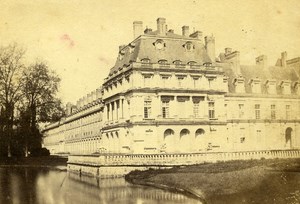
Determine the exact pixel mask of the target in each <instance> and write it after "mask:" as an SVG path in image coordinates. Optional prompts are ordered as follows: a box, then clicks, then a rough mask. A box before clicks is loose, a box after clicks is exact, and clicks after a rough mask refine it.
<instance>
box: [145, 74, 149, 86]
mask: <svg viewBox="0 0 300 204" xmlns="http://www.w3.org/2000/svg"><path fill="white" fill-rule="evenodd" d="M150 82H151V75H144V86H145V87H149V86H150Z"/></svg>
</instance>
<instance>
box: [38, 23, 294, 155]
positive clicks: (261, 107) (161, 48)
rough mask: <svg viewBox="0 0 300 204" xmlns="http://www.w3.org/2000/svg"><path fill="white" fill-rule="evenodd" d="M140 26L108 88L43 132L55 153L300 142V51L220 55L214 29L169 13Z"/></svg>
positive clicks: (247, 147) (248, 147)
mask: <svg viewBox="0 0 300 204" xmlns="http://www.w3.org/2000/svg"><path fill="white" fill-rule="evenodd" d="M133 33H134V40H133V41H132V42H129V43H128V44H126V45H122V46H120V47H119V53H118V57H117V59H116V63H115V65H114V66H113V67H112V68H111V69H110V72H109V74H108V76H107V77H106V78H105V79H104V83H103V85H102V87H100V88H99V89H97V90H96V91H94V92H92V93H89V94H87V96H85V97H83V98H81V99H79V100H78V101H77V103H76V104H70V103H68V104H67V116H66V117H65V118H63V119H62V120H61V121H59V122H56V123H53V124H50V125H48V126H47V127H46V128H45V129H44V130H43V131H44V133H45V138H44V146H45V147H46V148H48V149H49V150H50V152H51V153H52V154H56V153H70V154H92V153H125V154H156V153H196V152H233V151H255V150H286V149H300V84H299V82H300V78H299V77H300V58H295V59H290V60H288V59H287V53H286V52H283V53H281V58H280V59H278V61H277V62H274V64H275V65H274V66H268V62H267V56H265V55H262V56H258V57H257V58H256V59H253V62H254V63H253V64H254V65H242V64H240V60H239V57H240V52H239V51H233V50H232V49H231V48H225V50H224V53H220V54H219V55H216V53H215V38H214V37H213V36H205V37H203V35H202V32H201V31H196V32H193V33H191V32H190V30H189V27H188V26H183V27H182V33H181V34H176V33H174V31H173V30H172V29H170V30H167V25H166V19H165V18H158V19H157V29H156V30H152V29H150V28H147V29H145V30H144V28H143V23H142V22H140V21H135V22H133ZM255 63H256V64H255Z"/></svg>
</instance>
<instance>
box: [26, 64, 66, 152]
mask: <svg viewBox="0 0 300 204" xmlns="http://www.w3.org/2000/svg"><path fill="white" fill-rule="evenodd" d="M59 82H60V78H59V77H58V76H57V74H56V73H55V72H54V71H52V70H50V69H49V68H48V66H47V64H46V63H45V62H42V61H37V62H36V63H34V64H32V65H30V66H28V67H27V68H26V69H25V70H24V72H23V86H22V93H23V95H24V101H23V105H22V107H23V108H22V109H21V110H20V125H21V129H23V132H24V133H26V135H25V134H24V135H25V136H26V137H25V140H24V141H25V144H24V145H25V155H26V156H27V154H28V150H30V149H32V148H34V147H36V145H37V144H41V140H42V134H41V133H40V132H39V127H38V123H39V122H48V121H53V120H55V119H60V117H62V116H63V108H62V107H61V102H60V100H59V99H58V98H57V97H56V94H57V92H58V86H59ZM54 117H55V118H54ZM26 128H27V129H26Z"/></svg>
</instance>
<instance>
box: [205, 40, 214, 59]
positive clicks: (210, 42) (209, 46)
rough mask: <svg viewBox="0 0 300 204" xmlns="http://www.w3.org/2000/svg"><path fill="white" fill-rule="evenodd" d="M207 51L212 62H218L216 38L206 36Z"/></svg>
mask: <svg viewBox="0 0 300 204" xmlns="http://www.w3.org/2000/svg"><path fill="white" fill-rule="evenodd" d="M204 40H205V49H206V52H207V55H208V57H209V58H210V60H211V62H215V61H216V54H215V37H214V36H212V35H211V36H205V38H204Z"/></svg>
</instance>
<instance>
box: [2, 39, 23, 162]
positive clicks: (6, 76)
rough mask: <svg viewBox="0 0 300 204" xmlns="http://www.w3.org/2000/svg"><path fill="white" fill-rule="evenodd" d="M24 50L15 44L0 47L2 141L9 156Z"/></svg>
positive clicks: (19, 93)
mask: <svg viewBox="0 0 300 204" xmlns="http://www.w3.org/2000/svg"><path fill="white" fill-rule="evenodd" d="M24 54H25V50H24V49H22V48H20V47H18V46H17V45H16V44H12V45H8V46H6V47H1V48H0V107H1V109H2V111H1V114H2V120H3V122H2V135H1V137H2V141H4V142H5V144H4V146H6V147H7V153H8V156H9V157H10V156H11V150H10V148H11V139H12V136H13V127H14V110H15V105H16V103H17V102H18V101H19V100H20V99H21V97H22V93H21V87H22V73H23V69H24V67H25V66H24V63H23V57H24Z"/></svg>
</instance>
